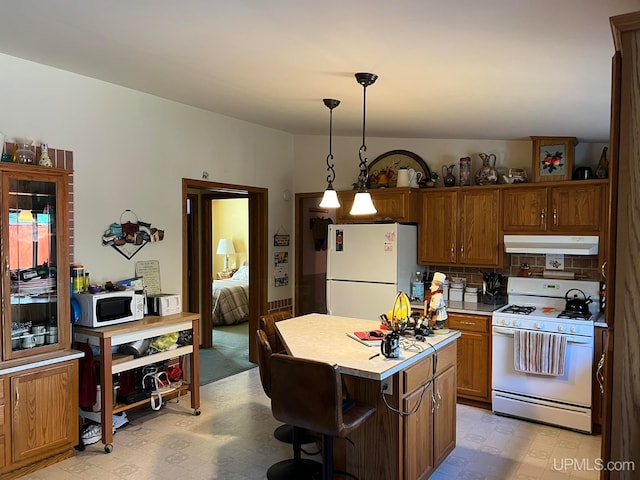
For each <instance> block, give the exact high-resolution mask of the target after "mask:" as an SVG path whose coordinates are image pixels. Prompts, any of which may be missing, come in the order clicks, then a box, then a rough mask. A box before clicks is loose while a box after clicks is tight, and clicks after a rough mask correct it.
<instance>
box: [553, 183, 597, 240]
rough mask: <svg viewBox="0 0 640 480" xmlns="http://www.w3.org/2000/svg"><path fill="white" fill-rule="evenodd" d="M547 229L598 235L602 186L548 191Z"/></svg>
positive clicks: (579, 186)
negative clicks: (548, 217)
mask: <svg viewBox="0 0 640 480" xmlns="http://www.w3.org/2000/svg"><path fill="white" fill-rule="evenodd" d="M550 197H551V200H550V203H551V208H552V212H551V215H552V217H551V219H550V220H552V221H551V222H550V224H549V229H550V230H551V231H554V232H563V233H589V232H592V233H593V234H598V232H600V229H601V224H602V185H568V186H566V187H564V186H557V187H552V188H551V190H550Z"/></svg>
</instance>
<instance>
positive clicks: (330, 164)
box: [324, 99, 340, 187]
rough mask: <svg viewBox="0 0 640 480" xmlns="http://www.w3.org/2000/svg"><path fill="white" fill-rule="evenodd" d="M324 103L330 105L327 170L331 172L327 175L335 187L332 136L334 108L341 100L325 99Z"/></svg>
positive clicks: (329, 181)
mask: <svg viewBox="0 0 640 480" xmlns="http://www.w3.org/2000/svg"><path fill="white" fill-rule="evenodd" d="M324 104H325V105H326V106H327V107H329V155H327V170H328V171H329V174H328V175H327V183H328V184H329V185H328V186H329V187H333V181H334V180H335V179H336V171H335V170H334V168H333V167H334V166H335V165H334V163H333V153H332V149H331V146H332V138H333V109H334V108H336V107H337V106H338V105H339V104H340V101H339V100H331V99H325V100H324Z"/></svg>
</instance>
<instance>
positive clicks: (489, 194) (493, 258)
mask: <svg viewBox="0 0 640 480" xmlns="http://www.w3.org/2000/svg"><path fill="white" fill-rule="evenodd" d="M499 208H500V192H499V190H498V189H495V188H483V187H474V188H464V187H462V188H450V189H435V190H429V191H424V192H422V216H421V219H420V222H419V225H418V263H421V264H424V265H471V266H487V267H499V266H501V264H502V255H501V253H502V247H501V243H502V242H501V241H500V235H499V233H500V232H499V226H500V225H499V215H498V212H499Z"/></svg>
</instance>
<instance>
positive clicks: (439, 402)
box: [436, 389, 442, 410]
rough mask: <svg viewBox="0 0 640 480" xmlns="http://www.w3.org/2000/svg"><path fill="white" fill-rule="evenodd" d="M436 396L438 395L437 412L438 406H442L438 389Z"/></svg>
mask: <svg viewBox="0 0 640 480" xmlns="http://www.w3.org/2000/svg"><path fill="white" fill-rule="evenodd" d="M437 394H438V405H437V406H436V408H437V409H438V410H439V409H440V405H442V395H440V389H438V391H437Z"/></svg>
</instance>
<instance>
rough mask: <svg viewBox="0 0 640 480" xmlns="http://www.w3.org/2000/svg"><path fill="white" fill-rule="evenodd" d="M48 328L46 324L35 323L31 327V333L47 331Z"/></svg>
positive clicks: (37, 333)
mask: <svg viewBox="0 0 640 480" xmlns="http://www.w3.org/2000/svg"><path fill="white" fill-rule="evenodd" d="M46 330H47V327H45V326H44V325H34V326H33V327H31V333H35V334H36V335H39V334H41V333H45V331H46Z"/></svg>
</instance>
